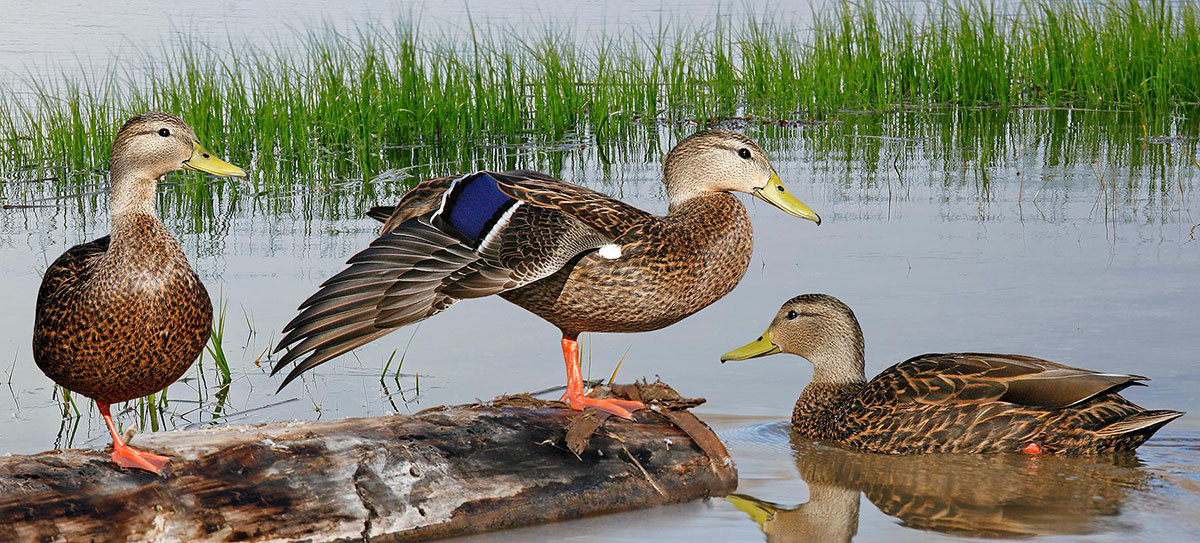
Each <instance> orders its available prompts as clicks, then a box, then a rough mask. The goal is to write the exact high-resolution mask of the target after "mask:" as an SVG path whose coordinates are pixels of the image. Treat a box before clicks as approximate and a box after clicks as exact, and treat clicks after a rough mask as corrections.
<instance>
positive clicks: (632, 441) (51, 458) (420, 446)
mask: <svg viewBox="0 0 1200 543" xmlns="http://www.w3.org/2000/svg"><path fill="white" fill-rule="evenodd" d="M614 388H615V389H616V390H614V392H616V393H617V394H618V395H622V396H625V397H633V398H635V399H636V398H638V397H641V398H642V399H644V400H651V399H653V398H655V397H659V398H662V399H663V401H662V402H652V405H654V409H653V410H645V411H642V412H639V413H637V414H636V415H635V421H634V422H629V421H625V420H620V419H616V418H608V417H602V416H600V414H599V413H597V412H585V413H584V414H582V415H581V414H578V413H575V412H572V411H568V410H566V409H562V408H561V404H557V403H550V402H543V401H540V400H535V399H532V398H530V397H528V396H516V397H505V398H499V399H497V400H495V401H493V402H489V403H487V404H477V405H465V406H455V407H444V408H436V409H431V410H427V411H424V412H422V413H418V414H416V415H413V416H404V415H396V416H388V417H376V418H363V419H349V420H340V421H330V422H286V423H272V424H260V425H252V426H231V427H224V428H213V429H206V430H194V431H177V432H167V433H160V434H151V435H141V436H137V437H135V438H134V445H135V446H137V447H139V448H143V449H146V450H150V451H153V452H158V453H163V454H168V455H170V456H172V457H173V460H172V462H171V463H170V464H168V467H167V471H166V473H165V477H161V478H160V477H156V476H153V475H150V474H148V473H143V472H133V471H128V470H124V469H121V468H118V467H116V466H115V465H113V464H112V463H111V462H110V461H109V459H108V455H107V454H106V453H102V452H99V451H84V450H70V451H60V452H49V453H42V454H36V455H31V456H10V457H5V458H0V541H95V542H104V541H180V542H204V541H295V540H302V541H311V542H322V541H364V540H369V541H412V540H424V539H431V538H436V537H445V536H453V535H462V534H467V533H473V532H481V531H486V530H495V529H501V528H507V527H513V526H519V525H525V524H532V523H538V522H549V521H555V520H563V519H569V518H575V517H580V516H584V515H591V514H598V513H607V512H615V511H624V510H630V509H641V508H645V507H649V506H654V505H660V504H665V503H671V502H680V501H685V500H691V499H696V498H700V497H706V496H722V495H725V494H727V493H729V492H732V491H733V490H734V488H735V486H736V484H737V473H736V471H735V469H734V467H733V463H732V462H731V461H730V459H729V456H728V454H727V453H726V451H725V448H724V447H723V446H722V445H721V443H720V441H719V440H717V438H716V436H715V435H714V434H713V433H712V432H711V431H710V430H709V429H708V427H707V426H705V425H704V424H703V423H701V422H700V421H699V420H697V419H696V418H695V417H694V416H693V415H692V414H691V413H690V412H688V411H687V410H686V408H687V407H689V406H690V405H695V403H696V402H689V401H688V400H681V399H679V397H678V396H677V395H675V394H674V391H672V390H670V388H669V387H665V385H661V384H651V385H645V384H641V385H630V386H624V387H620V386H619V387H614ZM700 401H702V400H700ZM575 451H578V454H576V452H575Z"/></svg>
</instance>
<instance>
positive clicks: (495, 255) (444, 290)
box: [272, 171, 650, 389]
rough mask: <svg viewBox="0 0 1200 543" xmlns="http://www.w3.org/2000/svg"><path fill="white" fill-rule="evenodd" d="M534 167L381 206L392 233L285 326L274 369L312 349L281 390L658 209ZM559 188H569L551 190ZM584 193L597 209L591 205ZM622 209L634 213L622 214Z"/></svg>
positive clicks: (547, 266)
mask: <svg viewBox="0 0 1200 543" xmlns="http://www.w3.org/2000/svg"><path fill="white" fill-rule="evenodd" d="M533 175H534V174H531V173H530V172H486V171H484V172H476V173H472V174H468V175H464V176H459V177H455V178H439V179H433V180H429V181H426V182H423V183H421V184H419V185H417V187H414V189H413V190H412V191H409V193H407V194H406V195H405V196H404V198H402V199H401V201H400V204H399V205H397V206H396V207H395V208H393V209H391V210H390V213H389V211H388V209H387V208H376V210H373V211H372V213H371V215H372V216H373V217H375V218H377V219H379V218H382V217H384V216H385V215H386V219H384V231H383V234H382V235H380V236H379V238H377V239H376V240H375V241H373V242H372V243H371V245H370V246H369V247H367V248H366V249H365V250H363V251H362V252H360V253H358V254H356V255H354V256H353V257H352V258H351V259H350V260H349V261H348V262H347V263H348V264H349V267H347V268H346V269H345V270H343V271H342V272H340V273H338V274H337V275H335V276H333V277H331V278H329V279H328V280H327V281H325V282H324V283H322V285H321V287H320V289H319V290H318V291H317V292H316V293H315V294H313V295H312V296H311V297H309V299H308V300H305V301H304V303H303V304H301V305H300V314H299V315H297V316H296V318H294V319H292V321H291V322H289V323H288V324H287V326H285V327H284V330H283V331H284V333H285V334H286V335H285V336H284V338H283V339H282V340H281V341H280V342H279V345H278V347H277V348H276V352H278V351H281V350H283V349H285V348H286V349H287V353H286V354H284V356H282V357H281V358H280V359H279V361H278V362H276V363H275V366H274V368H273V369H272V374H274V373H277V372H279V371H280V370H281V369H282V368H283V367H284V366H286V365H288V364H289V363H291V362H293V361H296V360H298V359H299V358H300V357H302V356H304V355H306V354H308V353H311V354H310V355H309V356H308V357H307V358H305V359H304V360H303V361H302V362H300V363H299V364H297V365H296V366H295V367H294V368H293V369H292V371H291V372H290V373H289V374H288V376H287V378H285V379H284V381H283V384H282V385H281V386H280V388H281V389H282V388H283V387H284V386H286V385H287V384H288V383H290V382H291V381H292V380H293V379H295V378H296V377H298V376H299V375H300V374H301V373H303V372H304V371H306V370H308V369H310V368H313V367H315V366H317V365H319V364H321V363H323V362H325V361H327V360H329V359H331V358H333V357H335V356H338V355H340V354H342V353H345V352H347V351H350V350H352V349H354V348H356V347H359V346H361V345H364V344H366V343H369V342H371V341H373V340H375V339H377V338H380V337H382V336H384V335H387V334H388V333H390V332H392V331H394V330H396V329H398V328H401V327H403V326H406V325H408V324H412V323H415V322H418V321H421V320H424V319H426V318H429V317H430V316H433V315H435V314H437V313H439V312H441V311H442V310H444V309H446V308H447V307H449V306H450V305H452V304H454V303H455V302H457V301H458V300H461V299H465V298H478V297H482V296H488V295H492V294H497V293H500V292H504V291H506V290H511V289H515V288H519V287H521V286H524V285H527V284H529V283H532V282H534V281H537V280H539V279H542V278H544V277H547V276H549V275H551V274H553V273H554V272H556V271H558V270H559V269H560V268H562V267H563V266H565V265H567V264H568V263H569V262H571V261H572V260H574V259H576V258H577V257H578V256H579V255H581V254H583V253H585V252H587V251H592V250H595V249H597V248H599V247H601V246H603V245H605V244H607V243H611V242H612V239H613V236H612V232H613V231H614V229H616V228H619V227H618V226H616V225H619V224H622V223H624V224H632V223H634V222H636V221H638V220H642V219H644V217H649V216H650V215H649V214H647V213H645V212H643V211H641V210H638V209H636V208H633V207H631V206H628V205H626V204H621V203H620V202H617V201H616V200H614V199H612V198H611V197H607V196H604V195H602V194H600V193H597V192H595V191H590V190H588V189H582V188H581V187H575V186H574V185H571V184H569V183H565V182H563V181H558V180H554V179H553V178H550V177H548V176H544V175H542V174H536V176H537V177H532V176H533ZM513 187H518V188H513ZM554 187H558V188H559V189H561V190H562V191H563V193H564V194H561V195H558V196H551V195H549V194H548V193H550V192H552V191H553V189H554ZM576 189H578V190H576ZM526 198H531V199H526ZM585 198H589V199H590V200H588V201H590V202H592V204H591V206H590V207H588V206H586V205H584V204H583V203H582V202H583V201H584V199H585ZM534 199H536V201H535V200H534ZM556 201H557V202H560V203H561V204H562V206H556V205H555V204H554V202H556ZM622 212H625V213H628V215H629V216H626V217H624V218H622V217H620V216H619V214H620V213H622ZM598 224H604V225H609V226H611V227H613V228H609V229H607V231H602V230H600V229H598V228H597V227H596V226H593V225H598Z"/></svg>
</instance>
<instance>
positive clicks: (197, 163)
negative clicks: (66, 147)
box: [110, 112, 246, 217]
mask: <svg viewBox="0 0 1200 543" xmlns="http://www.w3.org/2000/svg"><path fill="white" fill-rule="evenodd" d="M177 170H194V171H198V172H203V173H206V174H209V175H213V176H217V177H246V172H245V171H243V170H242V169H241V168H239V167H237V166H234V165H233V164H230V163H228V162H225V161H224V160H221V159H219V158H217V157H216V156H213V154H212V153H210V152H208V150H207V149H205V148H204V146H203V145H201V144H200V142H199V141H198V140H197V139H196V134H195V133H193V132H192V129H191V128H190V127H188V125H187V123H184V122H183V119H180V118H179V117H176V116H174V115H171V114H169V113H159V112H151V113H143V114H141V115H137V116H134V117H132V118H130V119H129V120H128V121H125V124H124V125H122V126H121V129H120V130H118V131H117V138H116V141H114V142H113V150H112V158H111V160H110V172H111V197H110V208H111V211H112V214H113V216H114V217H115V216H119V215H123V214H125V213H140V214H151V215H152V214H154V189H155V187H156V186H157V184H158V181H159V180H160V179H162V178H163V176H165V175H167V174H168V173H171V172H173V171H177Z"/></svg>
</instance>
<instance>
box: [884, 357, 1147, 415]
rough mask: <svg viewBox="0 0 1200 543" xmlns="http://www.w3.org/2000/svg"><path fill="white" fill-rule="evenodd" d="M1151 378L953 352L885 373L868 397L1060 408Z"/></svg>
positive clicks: (913, 361)
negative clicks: (993, 402)
mask: <svg viewBox="0 0 1200 543" xmlns="http://www.w3.org/2000/svg"><path fill="white" fill-rule="evenodd" d="M1147 380H1148V379H1147V378H1145V377H1142V376H1140V375H1125V374H1117V373H1100V372H1095V371H1091V370H1086V369H1081V368H1075V367H1071V366H1066V365H1063V364H1058V363H1056V362H1050V361H1049V360H1042V359H1040V358H1033V357H1030V356H1022V355H1008V354H986V353H948V354H926V355H921V356H918V357H915V358H912V359H909V360H906V361H904V362H901V363H899V364H896V365H895V366H892V367H891V368H888V369H887V370H884V371H883V372H882V373H880V374H879V376H877V377H876V378H875V379H873V380H871V382H870V383H868V384H867V389H868V390H866V391H864V393H865V395H866V396H868V397H871V396H875V397H878V396H887V397H890V398H893V399H895V400H896V401H908V402H914V403H924V404H952V403H957V404H969V403H981V402H991V401H1003V402H1009V403H1013V404H1018V405H1024V406H1030V407H1044V408H1061V407H1069V406H1073V405H1077V404H1080V403H1083V402H1086V401H1088V400H1090V399H1092V398H1095V397H1097V396H1100V395H1102V394H1106V393H1116V392H1119V391H1121V390H1122V389H1124V388H1126V387H1128V386H1131V385H1140V384H1142V383H1141V381H1147Z"/></svg>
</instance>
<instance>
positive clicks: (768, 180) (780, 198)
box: [663, 130, 821, 225]
mask: <svg viewBox="0 0 1200 543" xmlns="http://www.w3.org/2000/svg"><path fill="white" fill-rule="evenodd" d="M663 179H664V180H666V184H667V196H668V197H669V198H670V200H671V207H675V206H676V205H678V204H680V203H682V202H684V201H687V200H688V199H690V198H693V197H695V196H699V195H701V194H705V193H713V192H745V193H747V194H753V195H754V196H757V197H758V198H761V199H763V200H765V201H766V202H767V203H770V204H771V205H773V206H775V207H778V208H779V209H782V210H783V211H785V212H787V213H788V214H790V215H794V216H796V217H800V218H802V219H808V220H810V221H813V222H815V223H817V224H818V225H819V224H821V217H820V216H819V215H817V214H816V212H814V211H813V210H812V209H810V208H809V207H808V206H807V205H805V204H804V202H801V201H800V200H797V199H796V197H795V196H792V195H791V193H789V192H788V191H787V189H786V188H784V186H783V184H782V183H780V181H779V174H777V173H775V168H774V167H773V166H771V161H770V160H768V159H767V154H766V153H765V152H763V150H762V148H761V147H759V146H758V144H757V143H755V142H754V140H752V139H750V138H748V137H746V136H744V135H742V134H739V133H737V132H732V131H729V130H703V131H700V132H696V133H695V134H692V135H691V136H689V137H688V138H687V139H684V140H683V141H681V142H679V144H678V145H676V146H675V148H674V149H671V152H670V153H667V157H666V159H665V160H664V161H663Z"/></svg>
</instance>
